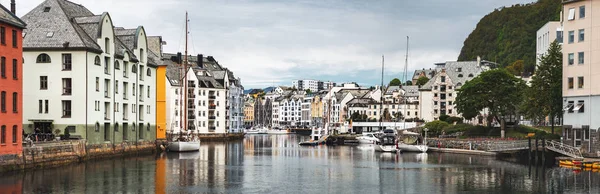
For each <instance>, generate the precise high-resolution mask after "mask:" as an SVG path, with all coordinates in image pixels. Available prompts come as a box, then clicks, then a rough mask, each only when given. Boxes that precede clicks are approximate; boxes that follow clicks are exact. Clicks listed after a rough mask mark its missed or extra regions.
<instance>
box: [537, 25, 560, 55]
mask: <svg viewBox="0 0 600 194" xmlns="http://www.w3.org/2000/svg"><path fill="white" fill-rule="evenodd" d="M536 34H537V39H536V47H535V50H536V51H535V54H536V60H535V64H536V66H537V65H539V64H540V58H541V57H542V56H544V54H546V53H547V51H548V48H550V44H552V42H554V41H556V42H557V43H559V44H562V41H563V30H562V25H561V22H559V21H550V22H548V23H546V24H545V25H544V26H542V27H541V28H540V29H539V30H538V31H537V33H536Z"/></svg>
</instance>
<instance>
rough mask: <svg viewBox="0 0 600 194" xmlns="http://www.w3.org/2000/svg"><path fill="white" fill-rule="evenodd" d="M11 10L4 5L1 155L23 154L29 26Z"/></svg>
mask: <svg viewBox="0 0 600 194" xmlns="http://www.w3.org/2000/svg"><path fill="white" fill-rule="evenodd" d="M15 7H16V4H15V2H14V0H13V1H12V3H11V10H10V11H9V10H8V9H6V7H4V6H2V5H1V4H0V86H1V87H0V118H1V119H0V156H2V155H8V154H10V155H14V154H20V153H22V149H23V146H22V137H21V134H22V130H23V127H22V124H23V111H24V109H23V105H22V104H23V79H24V77H23V64H22V62H23V60H22V56H23V39H22V31H23V29H24V28H25V27H26V24H25V22H23V21H21V19H19V18H18V17H17V16H16V15H15V12H16V8H15Z"/></svg>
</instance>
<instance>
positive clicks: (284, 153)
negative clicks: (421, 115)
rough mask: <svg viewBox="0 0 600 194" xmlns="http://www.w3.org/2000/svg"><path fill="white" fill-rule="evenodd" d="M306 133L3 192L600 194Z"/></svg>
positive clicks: (104, 165) (556, 173)
mask: <svg viewBox="0 0 600 194" xmlns="http://www.w3.org/2000/svg"><path fill="white" fill-rule="evenodd" d="M303 138H305V137H301V136H295V135H290V136H286V135H280V136H268V135H255V136H247V137H246V139H245V140H243V141H238V142H230V143H208V142H207V143H202V146H201V150H200V152H197V153H181V154H178V153H168V154H161V155H158V156H147V157H128V158H122V159H112V160H102V161H90V162H87V163H82V164H73V165H70V166H66V167H60V168H52V169H43V170H35V171H28V172H25V173H9V174H0V193H12V192H13V191H14V192H15V193H21V192H22V193H600V172H588V171H583V172H573V171H572V170H568V169H563V168H551V169H543V168H541V167H540V168H535V167H534V168H529V167H528V166H524V165H518V164H513V163H508V162H503V161H498V160H495V159H494V158H489V157H480V156H467V155H455V154H436V153H429V154H411V153H402V154H399V155H396V154H390V153H374V152H373V150H372V149H371V148H370V147H357V146H337V147H327V146H320V147H299V146H298V142H299V141H301V140H302V139H303Z"/></svg>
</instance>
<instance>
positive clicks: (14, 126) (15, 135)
mask: <svg viewBox="0 0 600 194" xmlns="http://www.w3.org/2000/svg"><path fill="white" fill-rule="evenodd" d="M588 139H589V138H588ZM13 143H17V126H16V125H13Z"/></svg>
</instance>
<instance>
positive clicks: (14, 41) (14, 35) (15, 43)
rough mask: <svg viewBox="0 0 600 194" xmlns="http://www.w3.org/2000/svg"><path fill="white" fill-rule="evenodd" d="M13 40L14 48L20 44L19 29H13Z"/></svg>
mask: <svg viewBox="0 0 600 194" xmlns="http://www.w3.org/2000/svg"><path fill="white" fill-rule="evenodd" d="M12 41H13V42H12V43H13V44H12V45H13V47H14V48H17V46H18V45H17V43H18V42H17V31H16V30H13V31H12Z"/></svg>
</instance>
